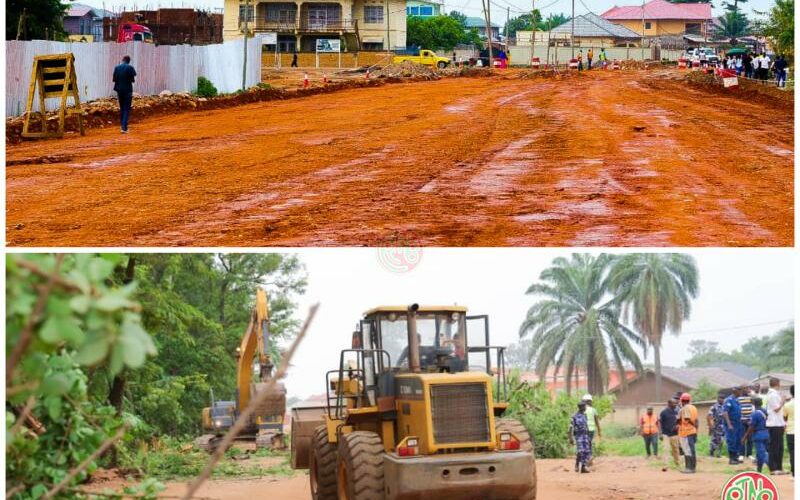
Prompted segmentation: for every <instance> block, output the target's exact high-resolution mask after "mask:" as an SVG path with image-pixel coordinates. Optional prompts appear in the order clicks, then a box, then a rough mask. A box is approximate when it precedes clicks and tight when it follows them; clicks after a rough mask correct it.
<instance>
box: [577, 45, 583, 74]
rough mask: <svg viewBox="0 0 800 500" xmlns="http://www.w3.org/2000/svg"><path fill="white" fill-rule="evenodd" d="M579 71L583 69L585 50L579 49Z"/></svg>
mask: <svg viewBox="0 0 800 500" xmlns="http://www.w3.org/2000/svg"><path fill="white" fill-rule="evenodd" d="M578 71H583V51H582V50H579V51H578Z"/></svg>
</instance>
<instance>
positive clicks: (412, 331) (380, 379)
mask: <svg viewBox="0 0 800 500" xmlns="http://www.w3.org/2000/svg"><path fill="white" fill-rule="evenodd" d="M493 364H494V366H493ZM326 392H327V395H328V401H327V404H326V405H325V406H324V407H317V408H295V409H294V410H293V414H292V466H293V467H295V468H298V469H304V468H308V469H309V477H310V482H311V495H312V498H314V500H334V499H340V500H344V499H347V500H378V499H427V498H447V499H451V498H452V499H456V498H461V499H526V500H528V499H535V498H536V467H535V463H534V452H533V442H532V441H531V438H530V436H529V435H528V432H527V431H526V430H525V427H524V426H523V425H522V424H520V422H518V421H516V420H513V419H509V418H502V416H503V413H504V412H505V410H506V408H507V407H508V404H507V403H506V402H504V400H505V397H506V395H507V387H506V379H505V358H504V348H503V347H499V346H492V345H491V344H490V342H489V320H488V317H487V316H467V309H466V308H464V307H457V306H441V307H440V306H424V307H420V306H418V305H416V304H414V305H411V306H408V307H405V306H400V307H397V306H388V307H378V308H375V309H372V310H370V311H368V312H366V313H365V315H364V318H363V319H362V320H361V322H360V325H359V328H358V329H357V331H356V332H354V333H353V338H352V347H351V348H350V349H345V350H343V351H341V353H340V355H339V367H338V369H336V370H331V371H330V372H328V373H327V375H326Z"/></svg>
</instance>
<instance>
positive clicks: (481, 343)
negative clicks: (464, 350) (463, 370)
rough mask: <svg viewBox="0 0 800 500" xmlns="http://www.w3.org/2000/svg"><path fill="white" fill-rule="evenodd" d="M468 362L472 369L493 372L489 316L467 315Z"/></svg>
mask: <svg viewBox="0 0 800 500" xmlns="http://www.w3.org/2000/svg"><path fill="white" fill-rule="evenodd" d="M467 347H468V348H469V351H468V355H467V364H468V366H469V369H470V370H481V371H485V372H486V373H488V374H489V375H491V372H492V360H491V357H490V355H489V349H488V347H489V316H487V315H485V314H483V315H480V316H467Z"/></svg>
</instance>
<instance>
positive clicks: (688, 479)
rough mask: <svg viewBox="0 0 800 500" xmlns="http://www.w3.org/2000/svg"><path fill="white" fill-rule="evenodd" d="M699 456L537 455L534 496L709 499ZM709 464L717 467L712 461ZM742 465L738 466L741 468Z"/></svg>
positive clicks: (250, 483)
mask: <svg viewBox="0 0 800 500" xmlns="http://www.w3.org/2000/svg"><path fill="white" fill-rule="evenodd" d="M707 460H709V461H710V460H711V459H707V458H705V457H701V461H700V464H699V470H700V472H698V473H697V474H694V475H689V474H681V473H680V472H678V471H676V470H672V469H669V470H667V471H662V470H661V468H660V467H659V466H658V465H659V464H658V463H655V462H650V461H647V460H645V459H644V458H642V457H625V458H622V457H603V458H602V459H598V460H597V464H596V467H595V468H594V472H592V473H589V474H576V473H575V472H573V471H572V470H571V468H570V461H569V460H556V459H552V460H537V476H538V478H539V489H538V494H537V498H539V499H540V500H552V499H558V500H661V499H663V500H674V499H676V498H692V499H697V500H715V499H718V498H719V496H720V491H721V489H722V486H723V484H724V483H725V482H726V481H727V479H728V478H729V477H730V475H731V474H730V473H729V472H722V471H717V472H704V471H703V470H704V467H705V465H706V463H705V462H706V461H707ZM709 467H710V468H713V469H715V470H716V469H719V467H716V464H714V465H710V466H709ZM742 470H744V468H742ZM773 480H774V482H775V484H776V486H777V487H778V491H779V493H780V498H787V499H788V498H793V497H794V482H793V481H792V480H791V476H775V477H773ZM184 491H185V484H184V483H169V484H168V485H167V490H166V491H164V492H163V494H164V495H170V496H172V495H181V494H182V493H184ZM198 497H205V498H219V499H224V500H252V499H253V498H276V499H277V498H280V499H281V500H308V499H310V498H311V493H310V490H309V486H308V476H306V475H305V474H298V475H295V476H294V477H291V478H261V479H236V480H214V481H210V482H207V483H206V484H204V485H203V487H202V488H201V490H200V491H199V493H198Z"/></svg>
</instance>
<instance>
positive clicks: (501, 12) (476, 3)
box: [78, 0, 775, 24]
mask: <svg viewBox="0 0 800 500" xmlns="http://www.w3.org/2000/svg"><path fill="white" fill-rule="evenodd" d="M78 1H79V2H80V3H84V4H87V5H91V6H93V7H99V8H103V6H105V8H106V9H109V10H122V9H133V8H138V9H144V8H149V9H156V8H158V7H195V8H202V9H213V8H219V9H221V8H222V6H223V0H136V1H130V0H105V1H102V0H78ZM491 1H492V22H497V23H498V24H503V23H504V22H505V20H506V13H507V12H508V9H509V8H510V10H511V17H515V16H517V15H519V14H520V13H522V12H523V11H524V12H526V13H527V12H529V11H530V9H531V1H530V0H491ZM533 1H534V5H535V6H536V8H538V9H540V10H541V11H542V13H543V14H544V15H545V16H547V15H548V14H551V13H553V14H558V13H564V14H567V15H569V14H570V13H571V10H572V0H533ZM739 1H740V2H742V1H743V0H739ZM640 3H641V2H637V1H636V0H575V13H576V14H578V15H580V14H585V13H586V12H589V11H590V9H591V12H594V13H595V14H602V13H603V12H605V11H606V10H608V9H609V8H611V7H614V6H615V5H639V4H640ZM712 4H713V6H714V15H715V16H718V15H720V14H721V13H722V10H723V9H722V0H715V1H714V2H712ZM774 4H775V1H774V0H749V1H748V2H747V3H744V4H743V5H742V9H743V10H744V12H746V13H748V14H752V12H753V11H754V10H755V11H760V12H765V11H768V10H769V9H770V8H771V7H772V6H773V5H774ZM444 10H445V11H446V12H450V11H451V10H458V11H461V12H464V13H465V14H467V15H468V16H482V15H483V11H482V7H481V0H446V1H445V3H444Z"/></svg>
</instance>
